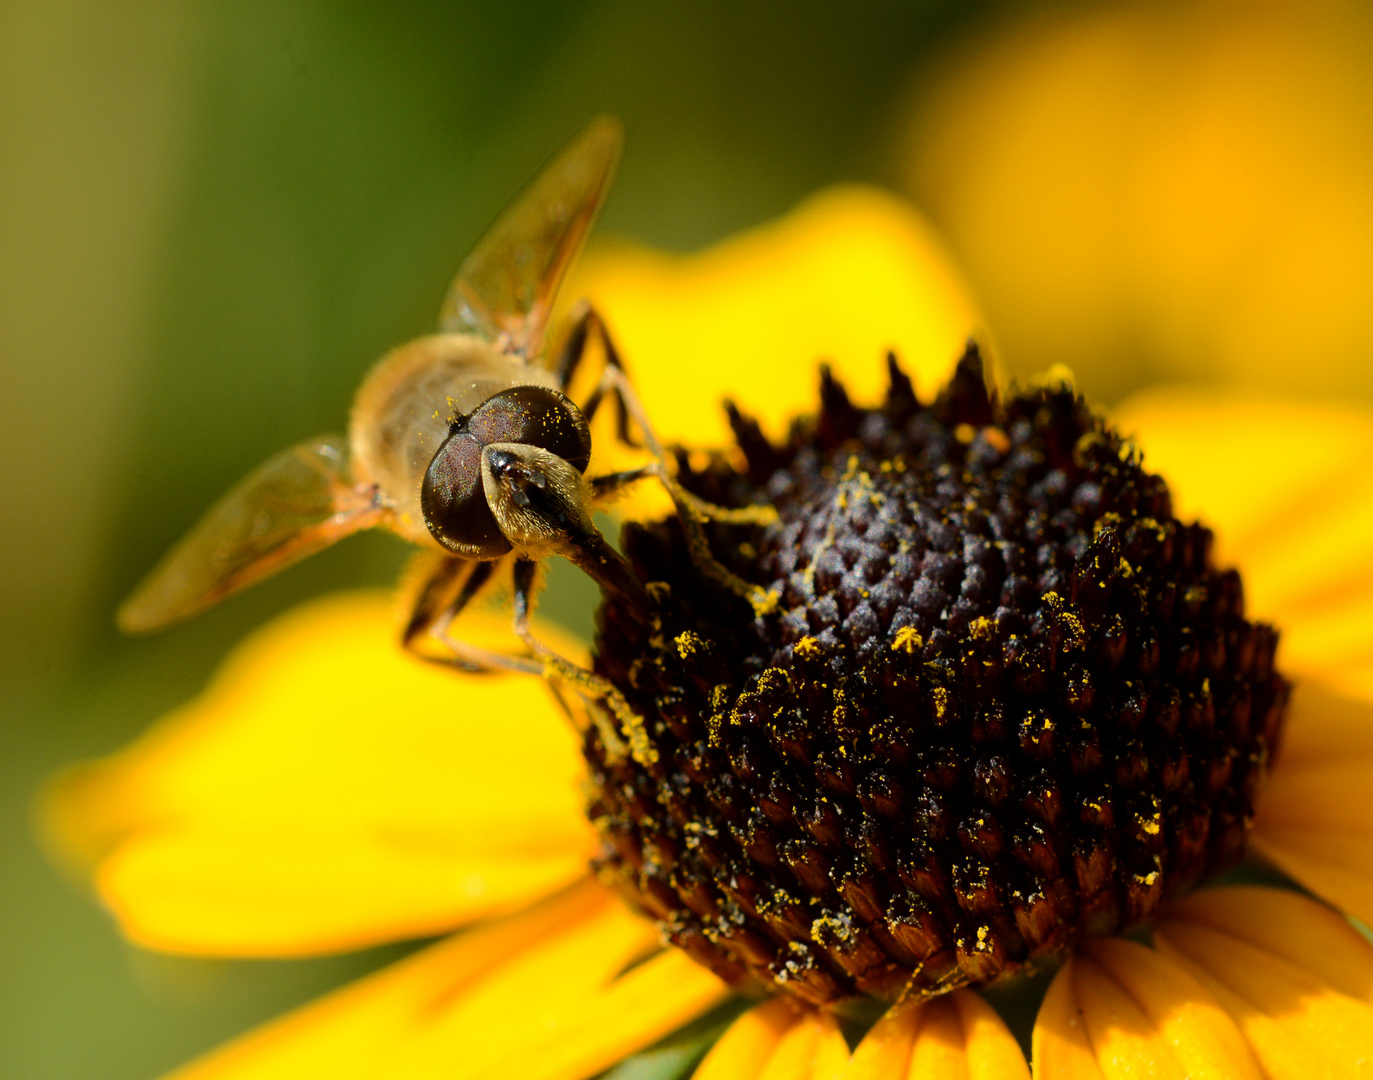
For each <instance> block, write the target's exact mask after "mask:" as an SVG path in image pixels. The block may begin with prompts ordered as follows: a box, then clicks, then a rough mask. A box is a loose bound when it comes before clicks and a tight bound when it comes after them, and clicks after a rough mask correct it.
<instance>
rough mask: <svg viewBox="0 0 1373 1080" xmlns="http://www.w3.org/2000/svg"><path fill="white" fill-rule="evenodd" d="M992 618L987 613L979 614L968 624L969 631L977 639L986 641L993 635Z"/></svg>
mask: <svg viewBox="0 0 1373 1080" xmlns="http://www.w3.org/2000/svg"><path fill="white" fill-rule="evenodd" d="M992 629H993V625H992V620H991V619H990V618H988V617H987V616H986V615H979V616H978V617H977V618H976V619H974V620H973V621H972V622H970V623H969V624H968V632H969V633H970V634H972V636H973V638H974V639H975V640H977V641H986V640H987V639H988V638H990V637H991V636H992Z"/></svg>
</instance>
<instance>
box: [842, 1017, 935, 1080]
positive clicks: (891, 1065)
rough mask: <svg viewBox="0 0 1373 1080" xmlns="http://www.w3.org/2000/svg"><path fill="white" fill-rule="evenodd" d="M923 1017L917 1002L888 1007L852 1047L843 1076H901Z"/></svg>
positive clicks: (898, 1079) (872, 1079) (892, 1079)
mask: <svg viewBox="0 0 1373 1080" xmlns="http://www.w3.org/2000/svg"><path fill="white" fill-rule="evenodd" d="M924 1017H925V1013H924V1008H923V1006H921V1005H894V1006H892V1007H891V1008H890V1009H888V1010H887V1012H886V1013H885V1014H884V1015H883V1016H882V1018H881V1019H880V1020H878V1021H877V1023H875V1024H873V1026H872V1028H871V1029H870V1030H869V1031H868V1033H867V1034H866V1035H864V1036H863V1041H862V1042H860V1043H859V1044H858V1045H857V1046H856V1047H854V1050H853V1057H852V1058H850V1059H849V1067H848V1071H847V1072H845V1073H844V1080H905V1077H906V1074H907V1073H908V1072H909V1071H910V1061H911V1051H912V1050H913V1049H914V1048H915V1037H916V1035H917V1034H918V1033H919V1031H920V1029H921V1025H922V1023H923V1022H924Z"/></svg>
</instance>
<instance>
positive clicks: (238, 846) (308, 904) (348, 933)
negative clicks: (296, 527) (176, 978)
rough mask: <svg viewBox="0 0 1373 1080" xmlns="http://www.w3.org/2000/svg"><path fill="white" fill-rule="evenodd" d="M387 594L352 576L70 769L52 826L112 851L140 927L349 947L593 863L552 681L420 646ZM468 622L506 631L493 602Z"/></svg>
mask: <svg viewBox="0 0 1373 1080" xmlns="http://www.w3.org/2000/svg"><path fill="white" fill-rule="evenodd" d="M390 604H391V602H390V600H389V599H387V598H386V597H385V596H383V595H380V594H353V595H346V596H339V597H331V598H328V599H325V600H321V601H317V602H315V603H312V604H309V605H306V606H305V607H302V608H300V609H298V610H296V611H294V612H292V613H290V614H288V615H286V616H284V617H282V618H281V619H279V620H277V621H276V622H274V623H272V624H271V625H269V626H267V627H266V628H264V629H263V630H261V631H259V632H258V633H256V634H254V635H253V636H252V637H250V638H248V639H247V640H246V641H245V642H244V643H243V644H242V645H241V646H240V647H239V648H238V649H237V650H236V651H235V652H234V653H233V654H232V655H231V656H230V658H229V659H228V660H227V661H226V662H225V664H224V666H223V667H222V669H221V670H220V672H219V673H218V675H217V676H216V677H215V679H214V681H213V682H212V684H211V685H210V687H209V688H208V689H207V690H206V691H205V693H204V694H203V695H202V696H201V697H199V698H198V699H196V700H195V701H193V702H191V703H190V704H189V705H187V706H185V707H184V708H182V709H180V710H178V711H177V712H176V713H174V714H172V715H171V716H169V717H167V718H166V719H165V720H163V721H162V722H161V723H160V724H158V725H156V726H154V727H153V728H152V729H151V730H150V731H149V732H148V733H147V734H146V735H145V736H143V737H142V738H141V739H139V740H138V741H137V742H135V743H134V744H133V745H132V746H130V747H129V748H127V749H126V750H124V751H122V752H120V753H118V754H115V755H114V756H112V757H110V758H108V759H105V760H104V761H100V762H96V763H94V764H91V765H85V766H79V767H77V768H75V769H72V770H70V771H68V772H67V773H66V774H65V775H63V776H61V777H59V778H58V780H57V781H56V782H55V783H54V784H53V785H52V787H51V789H50V790H49V792H48V793H47V796H46V799H45V802H44V806H43V816H44V822H45V826H46V831H47V834H48V836H49V838H50V839H51V841H52V843H53V845H54V846H55V847H57V848H58V849H59V850H61V851H63V852H65V853H66V854H67V855H68V857H69V858H71V859H73V860H74V861H87V862H95V863H98V868H97V882H98V884H99V886H100V888H101V891H102V895H103V897H104V899H105V900H106V902H107V903H108V904H109V905H110V906H111V907H112V908H113V910H114V911H115V914H116V915H117V916H118V917H119V918H120V919H121V921H122V922H123V923H124V925H125V927H126V929H127V930H128V931H129V932H130V934H131V935H132V936H133V937H134V938H135V940H138V941H141V942H144V943H147V944H149V945H153V946H156V947H159V948H165V949H173V950H186V951H191V952H200V953H218V954H231V955H279V954H288V955H299V954H302V953H307V952H312V951H322V950H332V949H341V948H352V947H358V946H362V945H367V944H372V943H375V942H378V941H384V940H389V939H394V938H399V937H408V936H414V935H416V934H429V933H434V932H437V931H439V930H442V929H445V928H450V927H453V926H455V925H458V924H460V923H462V922H464V921H466V920H469V919H472V918H476V917H478V916H481V915H484V914H489V913H491V912H494V911H501V910H509V909H511V908H512V907H514V906H517V905H519V904H523V903H526V902H528V901H529V900H530V899H532V898H534V897H537V896H539V895H541V894H543V893H545V892H547V891H548V890H549V889H550V888H556V887H557V886H559V885H561V884H565V883H566V882H568V881H570V880H572V879H573V878H574V877H576V876H577V875H578V874H579V873H580V872H581V868H582V867H583V866H584V865H585V858H586V856H587V854H588V853H589V851H590V850H591V843H592V841H591V834H590V830H589V827H588V826H587V825H586V823H585V821H584V820H583V817H582V811H581V798H580V795H579V793H578V790H577V784H578V779H579V776H580V773H581V759H580V755H579V753H578V750H577V746H576V740H575V737H574V734H573V732H572V730H571V728H570V726H569V725H568V723H567V722H566V720H564V719H563V718H562V717H561V716H560V714H559V713H558V711H557V709H556V707H555V706H554V704H553V703H552V701H551V699H550V698H549V696H548V691H547V689H546V687H545V686H544V685H543V684H542V683H541V682H540V681H539V680H537V679H533V678H521V677H516V676H465V675H462V674H459V673H456V672H452V671H448V670H444V669H440V668H437V667H433V666H430V665H426V664H423V663H421V662H419V661H417V660H415V659H413V658H411V657H409V656H408V655H406V654H405V653H403V652H402V651H401V650H400V648H399V647H398V646H397V645H396V628H395V623H394V619H393V617H392V611H391V608H390ZM462 630H463V633H464V634H466V635H469V636H474V640H482V638H483V637H484V638H485V639H486V640H491V639H493V638H499V639H504V638H508V631H506V630H505V629H504V619H503V618H497V617H495V616H490V617H483V616H482V615H480V614H479V613H477V614H474V616H473V617H472V618H470V619H467V618H465V619H464V621H463V627H462ZM326 897H327V899H328V902H327V903H323V904H322V903H321V900H322V899H323V898H326Z"/></svg>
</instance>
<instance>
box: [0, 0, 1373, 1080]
mask: <svg viewBox="0 0 1373 1080" xmlns="http://www.w3.org/2000/svg"><path fill="white" fill-rule="evenodd" d="M1370 42H1373V36H1371V35H1370V32H1369V23H1368V20H1367V17H1366V16H1365V14H1364V13H1363V12H1362V10H1361V8H1360V7H1359V6H1357V5H1353V4H1340V3H1311V4H1304V5H1296V4H1292V5H1285V4H1281V3H1269V4H1256V5H1253V7H1252V9H1244V10H1241V9H1240V7H1239V6H1236V5H1226V4H1219V3H1217V4H1200V5H1195V4H1194V5H1159V4H1155V5H1149V6H1147V7H1135V6H1133V5H1119V4H1114V5H1089V6H1080V5H1072V4H1030V3H1023V2H1021V3H1009V2H1004V0H1003V2H994V0H983V2H973V3H970V2H966V0H965V2H962V3H955V2H954V0H924V2H898V0H885V2H878V0H872V2H866V3H864V2H860V3H854V4H850V5H845V6H844V7H842V8H840V7H838V6H836V5H833V4H829V3H824V2H821V0H799V2H798V0H791V2H787V3H782V2H780V0H776V2H723V0H716V2H713V3H701V4H685V3H674V2H666V3H656V4H639V3H634V2H632V0H593V2H588V3H579V4H574V3H554V2H549V0H514V2H506V3H501V4H484V5H481V4H477V3H457V2H454V3H422V2H415V0H409V2H397V3H391V4H386V5H381V4H364V3H361V2H357V0H351V2H348V0H340V2H335V3H332V4H326V3H323V2H311V0H274V2H271V3H268V2H265V0H245V2H241V3H237V4H232V5H231V4H213V3H209V2H204V0H121V2H119V3H114V2H110V0H104V2H100V0H42V2H40V0H0V438H2V439H3V454H0V506H3V507H4V518H3V520H4V528H3V529H0V685H3V687H4V691H3V695H2V696H0V1076H4V1077H14V1078H25V1080H28V1078H38V1077H43V1078H57V1077H77V1076H91V1075H99V1076H101V1077H105V1078H109V1080H118V1078H124V1077H145V1076H151V1075H154V1074H156V1073H158V1072H160V1071H162V1070H165V1069H167V1068H170V1067H171V1066H173V1065H175V1064H177V1063H178V1062H180V1061H183V1060H185V1059H186V1058H188V1057H189V1056H191V1055H192V1054H194V1053H195V1052H197V1051H199V1050H201V1049H204V1048H207V1047H209V1046H211V1045H213V1044H215V1043H216V1042H218V1041H220V1040H222V1039H223V1038H225V1037H227V1036H229V1035H231V1034H233V1033H235V1032H237V1031H240V1030H242V1029H244V1028H245V1027H247V1026H248V1025H250V1024H252V1023H254V1022H256V1021H257V1020H259V1019H263V1018H266V1017H269V1016H271V1015H273V1014H275V1013H277V1012H279V1011H280V1010H281V1009H282V1008H284V1007H286V1006H287V1005H289V1004H291V1003H294V1002H297V1001H301V1000H305V999H307V998H309V997H311V996H313V995H314V994H316V993H318V992H319V991H321V990H322V989H324V988H327V987H329V986H332V985H336V984H337V983H339V982H341V981H343V980H344V979H346V978H349V977H351V976H353V975H355V974H357V973H359V972H361V971H365V970H368V969H370V968H372V967H374V966H376V965H377V964H379V963H381V962H383V961H384V960H385V959H386V958H387V956H388V955H389V954H387V953H385V952H384V951H382V952H376V953H369V954H366V955H363V956H355V957H344V958H336V959H330V960H321V961H311V962H298V963H226V962H215V963H209V962H201V961H191V960H172V959H168V958H164V957H155V956H150V955H147V954H141V953H137V952H135V951H134V950H131V949H128V948H126V947H125V946H123V945H122V944H121V943H120V941H119V940H118V938H117V936H116V934H115V933H114V931H113V928H112V926H111V924H110V923H109V922H108V920H107V919H106V918H105V916H104V915H103V914H102V913H101V912H100V911H99V910H98V908H97V907H96V905H95V904H94V903H93V902H92V901H91V900H90V898H89V897H88V896H87V895H86V894H85V893H84V892H83V891H82V888H81V887H80V885H79V884H78V883H70V882H66V881H64V880H62V878H61V877H60V875H59V873H58V872H57V871H55V870H53V869H52V868H51V867H50V866H49V865H48V864H47V863H46V862H45V861H44V859H43V857H42V856H41V855H40V854H39V852H38V850H37V848H36V846H35V844H34V842H33V840H32V838H31V826H30V823H29V813H30V810H29V808H30V805H31V802H32V799H33V794H34V791H35V788H36V786H37V784H38V783H39V782H40V781H41V779H42V777H43V776H44V775H46V774H47V773H49V772H50V771H52V770H53V769H54V768H56V767H58V766H60V765H61V764H62V763H64V762H67V761H70V760H73V759H76V758H80V757H88V756H91V755H94V754H98V753H102V752H105V751H108V750H110V749H112V748H114V747H116V746H118V745H120V744H121V743H122V742H124V741H126V740H127V739H128V738H130V737H131V736H132V735H133V734H135V733H136V732H138V731H139V730H141V729H142V728H143V727H144V726H145V725H146V724H147V723H148V722H149V721H151V720H152V719H154V718H156V717H157V716H158V715H159V714H161V713H162V712H164V711H165V710H166V709H168V708H169V707H171V706H172V705H175V704H177V703H178V702H180V701H183V700H184V699H186V698H187V697H188V696H190V695H191V694H193V693H194V692H195V691H196V690H197V689H198V688H199V687H200V686H201V685H202V684H203V682H204V680H205V678H206V676H207V675H208V673H209V672H210V671H211V670H212V668H213V666H214V664H215V662H216V661H217V659H218V658H219V657H220V656H222V655H223V653H224V652H225V650H226V649H228V648H229V647H230V646H231V645H232V644H233V643H234V642H235V641H236V640H237V639H239V638H240V637H241V636H242V635H243V634H245V633H246V632H247V631H248V630H249V629H250V628H252V627H254V626H256V625H258V624H260V623H261V622H262V621H264V620H265V619H267V618H269V617H270V616H271V615H273V614H275V613H277V612H279V611H281V610H284V609H285V608H287V607H289V606H290V605H291V604H293V603H295V602H297V601H299V600H300V599H302V598H304V597H306V596H310V595H314V594H317V593H319V592H322V591H324V590H327V589H331V588H337V587H341V586H345V585H352V584H360V583H384V582H388V581H390V580H391V579H392V578H393V577H394V575H395V573H396V571H397V569H398V567H399V566H400V564H401V562H402V559H403V557H404V554H405V553H404V550H403V549H402V545H400V543H399V542H398V541H394V540H392V539H391V538H389V537H387V536H381V535H366V536H362V537H358V538H355V539H352V540H350V541H348V542H347V543H346V544H342V545H340V546H338V547H337V548H334V549H332V550H330V551H328V552H326V553H325V554H323V555H321V556H319V557H317V558H315V559H312V560H310V561H309V562H307V563H305V564H303V565H302V566H301V567H299V568H297V569H295V570H293V571H291V572H290V573H288V574H286V575H284V576H282V577H280V578H278V579H274V580H273V581H271V582H270V583H268V584H266V585H264V586H262V587H260V588H257V589H255V590H252V591H250V592H249V593H247V594H245V595H244V596H242V597H240V598H237V599H235V600H234V601H232V602H230V603H228V604H226V605H225V606H223V607H222V608H220V609H218V610H215V611H213V612H211V613H210V614H208V615H207V616H205V617H203V618H201V619H198V620H196V621H194V622H192V623H190V624H188V625H186V626H185V627H182V628H179V629H177V630H175V631H173V632H171V633H168V634H166V635H164V636H161V637H156V638H151V639H144V640H122V639H120V638H118V637H117V636H116V635H115V634H114V632H113V629H112V627H111V623H110V618H111V612H112V610H113V607H114V605H115V604H116V603H117V601H118V600H119V599H120V598H121V597H122V596H123V595H124V594H125V593H126V592H127V591H128V590H129V588H130V587H131V586H132V585H133V584H134V582H135V581H136V579H137V578H138V577H139V576H140V574H141V573H142V572H143V571H144V570H146V569H147V567H148V566H149V565H151V563H152V561H153V560H154V559H155V558H156V557H157V556H158V555H159V554H161V552H162V551H163V550H165V548H166V547H167V546H168V545H169V544H170V543H171V542H172V541H173V540H175V539H176V538H177V536H179V535H180V534H181V532H183V531H184V529H185V528H186V527H187V526H188V525H189V524H190V523H191V522H192V521H193V520H194V518H195V517H196V515H197V514H198V513H199V511H201V510H202V509H204V508H205V507H206V506H207V505H208V503H209V502H210V501H211V500H212V499H213V498H215V497H216V496H217V495H218V494H220V493H221V492H222V491H223V490H224V489H225V488H226V487H227V486H228V485H229V484H231V483H232V482H233V481H235V480H236V479H238V478H239V477H240V476H241V475H242V474H243V473H244V472H246V471H247V470H248V469H249V468H250V467H252V466H253V465H255V464H257V463H258V462H259V461H261V460H262V459H264V458H265V457H266V456H268V455H269V454H270V453H272V452H274V451H276V450H278V449H279V448H281V447H282V446H285V445H287V444H288V443H290V442H293V441H295V440H298V439H300V438H303V437H306V436H308V435H311V434H313V433H315V432H317V431H323V430H330V429H335V430H336V429H339V428H341V427H342V426H343V423H344V418H345V416H346V410H347V408H348V403H349V400H350V397H351V394H352V391H353V389H354V388H355V386H356V385H357V382H358V380H359V378H360V376H361V374H362V373H363V372H364V370H365V369H366V368H367V367H368V365H370V364H371V363H372V361H373V360H374V359H375V358H376V357H377V356H378V355H380V354H381V353H382V352H383V351H384V350H385V349H387V348H388V347H390V346H392V345H394V344H396V343H399V342H402V341H404V340H407V339H409V338H411V337H414V336H416V335H418V334H420V333H423V332H426V331H427V330H429V329H430V328H431V327H432V326H433V322H434V317H435V312H436V310H437V306H438V302H439V299H440V297H441V296H442V293H443V290H444V288H445V286H446V284H447V280H448V277H449V276H450V274H451V273H452V271H453V269H454V268H455V266H456V264H457V262H458V260H459V259H460V258H461V256H462V254H463V253H464V252H465V250H466V248H467V247H468V245H469V244H470V243H471V242H472V241H473V240H474V239H475V238H476V236H477V235H478V233H479V232H480V230H481V228H482V227H483V226H484V225H485V224H486V223H487V222H488V221H489V220H490V218H491V217H492V216H493V215H494V213H495V212H496V211H497V210H498V209H499V208H500V207H501V206H502V205H503V203H504V202H505V201H506V200H507V199H508V198H509V197H510V196H511V195H512V194H513V193H514V192H516V191H517V190H518V189H519V187H520V185H521V184H522V183H523V182H524V181H525V180H526V179H528V177H529V176H530V175H531V174H532V172H533V171H534V170H535V169H536V168H537V167H538V165H539V164H540V163H541V162H542V160H543V159H544V158H545V157H546V156H547V155H548V154H549V153H550V152H551V151H552V150H554V149H555V148H557V147H558V146H559V145H560V144H561V143H562V141H563V140H564V139H565V138H567V137H568V136H569V135H570V134H572V133H573V132H575V131H576V130H578V129H579V127H580V126H581V125H582V124H583V123H584V122H585V121H586V119H587V118H588V117H590V116H591V115H592V114H594V113H597V112H603V111H608V112H613V113H617V114H619V115H620V116H622V117H623V118H624V120H625V122H626V124H627V127H628V131H629V138H630V142H629V149H628V153H627V156H626V159H625V162H624V166H623V169H622V171H621V174H620V178H619V180H618V182H617V185H616V188H615V191H614V193H613V195H612V198H611V201H610V203H609V205H608V207H607V209H606V212H605V215H604V217H603V219H602V228H603V229H604V230H607V231H613V232H618V233H622V234H626V235H631V236H634V237H636V238H638V239H641V240H644V241H647V242H649V243H652V244H657V245H661V246H664V247H669V248H678V249H690V248H693V247H697V246H699V245H702V244H705V243H708V242H710V241H712V240H714V239H717V238H719V237H722V236H725V235H727V234H728V233H730V232H732V231H734V230H737V229H739V228H742V227H745V226H748V225H751V224H754V223H757V222H760V221H763V220H766V219H767V218H770V217H774V216H776V215H778V214H780V213H783V212H784V211H786V210H787V209H788V208H790V207H791V206H792V205H793V204H794V203H796V202H797V201H798V200H799V199H801V198H802V197H803V196H805V195H806V194H808V193H810V192H812V191H814V190H815V189H816V188H818V187H820V186H822V185H824V184H826V183H829V182H832V181H837V180H850V179H867V180H871V181H875V182H879V183H885V184H887V185H889V186H893V187H896V188H898V189H902V190H905V191H906V192H907V193H909V194H912V195H913V196H914V197H915V198H916V200H917V202H918V203H919V204H920V205H922V206H923V207H924V208H925V209H926V210H927V211H928V212H929V213H930V214H931V216H932V217H933V219H934V221H935V223H936V225H938V226H939V227H940V228H941V229H943V230H944V232H945V235H946V236H947V237H948V238H949V241H950V243H951V246H952V248H953V250H954V251H955V253H956V255H957V256H958V257H959V258H960V260H961V261H962V263H963V265H964V267H965V269H966V270H967V272H968V275H969V278H970V280H971V281H972V284H973V287H974V289H975V290H976V291H977V292H978V294H979V295H980V297H981V299H982V300H983V302H984V304H985V307H986V311H987V314H988V316H989V320H990V323H991V325H992V327H993V329H994V331H995V333H996V335H997V339H998V342H999V344H1000V347H1001V348H1002V350H1003V356H1002V359H1003V361H1004V362H1005V363H1006V365H1007V367H1008V368H1009V369H1010V370H1012V371H1015V372H1021V373H1025V372H1029V371H1033V370H1036V369H1039V368H1042V367H1044V366H1046V365H1047V364H1048V363H1051V362H1054V361H1057V360H1064V361H1067V362H1068V363H1070V364H1072V365H1074V366H1075V367H1076V369H1077V371H1078V374H1079V380H1080V383H1081V384H1082V385H1083V386H1084V388H1086V389H1087V390H1088V391H1089V392H1090V393H1094V394H1095V395H1096V396H1097V397H1098V398H1099V399H1101V400H1104V401H1108V402H1109V401H1111V400H1115V399H1117V398H1119V397H1120V396H1122V395H1123V394H1125V393H1127V392H1128V391H1130V390H1131V389H1133V388H1136V387H1138V386H1141V385H1143V384H1145V383H1147V382H1149V381H1151V380H1157V379H1161V378H1172V379H1176V378H1183V379H1189V380H1193V381H1207V382H1238V383H1242V384H1245V385H1248V386H1250V387H1257V388H1261V389H1265V390H1267V391H1270V392H1280V393H1286V394H1293V393H1300V394H1315V395H1335V396H1339V397H1342V398H1346V399H1351V400H1368V399H1369V398H1370V396H1373V295H1370V293H1373V284H1371V283H1373V164H1370V155H1373V82H1371V80H1373V62H1370V61H1373V47H1371V46H1370ZM590 602H591V596H590V592H589V590H588V588H587V586H586V584H585V583H584V582H582V581H581V579H580V578H578V577H577V576H576V575H575V574H568V573H556V574H555V580H554V588H553V590H552V596H551V598H550V602H549V605H548V608H547V609H546V610H549V611H550V612H551V613H552V614H554V615H558V614H561V615H562V616H563V617H564V619H565V620H567V621H569V622H570V623H572V624H573V625H574V627H576V628H582V629H584V628H585V627H586V626H587V625H588V621H589V610H590Z"/></svg>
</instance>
